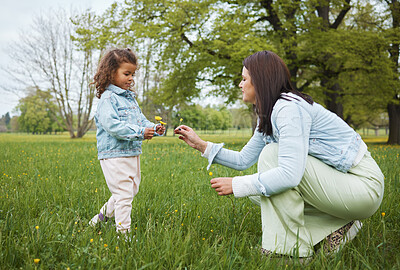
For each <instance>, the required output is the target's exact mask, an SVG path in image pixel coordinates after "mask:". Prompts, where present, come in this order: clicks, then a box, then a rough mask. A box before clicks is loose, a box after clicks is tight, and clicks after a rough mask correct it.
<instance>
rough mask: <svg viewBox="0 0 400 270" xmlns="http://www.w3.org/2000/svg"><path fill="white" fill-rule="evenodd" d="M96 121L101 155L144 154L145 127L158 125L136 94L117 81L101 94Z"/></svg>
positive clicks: (111, 156) (110, 156)
mask: <svg viewBox="0 0 400 270" xmlns="http://www.w3.org/2000/svg"><path fill="white" fill-rule="evenodd" d="M95 121H96V126H97V134H96V138H97V151H98V159H106V158H115V157H127V156H138V155H140V154H141V153H142V141H143V140H144V132H145V128H154V129H155V127H156V124H154V123H152V122H150V121H148V120H147V119H146V117H145V116H144V115H143V113H142V111H141V110H140V108H139V104H138V103H137V101H136V95H135V94H134V93H133V92H131V91H129V90H124V89H122V88H119V87H117V86H115V85H113V84H110V85H109V86H108V87H107V88H106V91H104V93H103V94H102V95H101V98H100V101H99V103H98V105H97V112H96V115H95ZM154 135H158V134H157V133H155V134H154Z"/></svg>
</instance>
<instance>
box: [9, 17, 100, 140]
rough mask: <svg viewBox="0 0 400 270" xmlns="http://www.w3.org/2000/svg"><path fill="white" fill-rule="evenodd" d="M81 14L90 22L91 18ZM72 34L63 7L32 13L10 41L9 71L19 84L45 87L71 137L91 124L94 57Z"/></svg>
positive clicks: (79, 133) (84, 131)
mask: <svg viewBox="0 0 400 270" xmlns="http://www.w3.org/2000/svg"><path fill="white" fill-rule="evenodd" d="M84 18H85V19H86V23H87V25H90V23H91V22H92V20H93V18H92V17H90V16H87V17H84ZM72 34H73V24H72V22H71V20H70V19H69V18H68V17H67V15H66V13H65V12H64V11H59V12H54V11H51V12H48V13H47V14H46V15H40V16H37V17H35V19H34V21H33V24H32V25H31V27H30V29H29V31H26V32H22V33H21V35H20V38H19V40H18V41H15V42H13V43H12V46H11V50H10V56H11V59H13V61H14V63H13V65H12V68H11V69H10V72H9V74H10V76H11V77H12V78H14V80H15V81H18V82H21V83H22V84H23V85H34V87H35V88H37V89H48V90H49V92H50V93H51V94H52V96H53V97H54V99H55V102H56V104H57V106H56V108H55V109H56V110H57V115H58V116H59V118H57V121H59V124H60V125H62V126H63V128H65V129H66V130H68V132H69V134H70V137H71V138H75V137H82V136H83V135H84V134H85V133H86V132H87V131H88V129H89V128H90V126H91V124H92V115H91V112H92V105H93V98H94V93H93V87H92V86H91V85H90V82H91V77H92V76H93V63H96V59H97V58H96V57H94V49H93V48H92V47H85V48H78V47H77V46H76V44H74V41H73V39H72V38H71V36H72ZM87 38H88V39H90V36H87ZM21 67H24V68H21ZM54 113H55V112H54Z"/></svg>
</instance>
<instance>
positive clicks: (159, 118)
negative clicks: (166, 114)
mask: <svg viewBox="0 0 400 270" xmlns="http://www.w3.org/2000/svg"><path fill="white" fill-rule="evenodd" d="M154 119H156V121H161V120H162V117H160V116H156V117H154Z"/></svg>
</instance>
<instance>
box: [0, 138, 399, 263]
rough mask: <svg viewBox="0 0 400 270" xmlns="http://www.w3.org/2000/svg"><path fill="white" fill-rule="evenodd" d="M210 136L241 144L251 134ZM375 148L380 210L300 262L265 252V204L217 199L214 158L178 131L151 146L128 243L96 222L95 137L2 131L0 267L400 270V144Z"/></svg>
mask: <svg viewBox="0 0 400 270" xmlns="http://www.w3.org/2000/svg"><path fill="white" fill-rule="evenodd" d="M202 138H203V139H205V140H210V141H223V142H225V143H226V147H228V148H230V149H233V150H239V149H241V148H242V147H243V145H244V144H245V143H246V142H247V140H248V138H249V136H246V137H240V136H235V137H229V138H228V137H223V136H221V135H218V136H206V135H203V136H202ZM368 146H369V150H370V151H371V154H372V156H373V157H374V158H375V159H376V161H377V163H378V164H379V166H380V167H381V169H382V171H383V173H384V175H385V182H386V183H385V196H384V199H383V202H382V205H381V207H380V209H379V210H378V212H377V213H375V214H374V215H373V216H372V217H370V218H368V219H366V220H363V228H362V230H361V232H360V233H359V234H358V235H357V237H356V238H355V239H354V240H353V241H352V242H351V243H349V244H347V245H346V246H345V247H344V249H343V250H342V251H340V252H339V253H338V254H335V255H333V256H332V257H326V256H325V255H323V254H320V253H319V254H316V255H315V256H314V258H313V259H312V260H311V261H310V262H309V263H308V264H305V265H301V264H299V262H297V261H296V260H295V259H290V258H287V257H282V258H264V257H262V256H261V254H260V250H259V248H260V244H261V220H260V209H259V208H258V207H256V206H255V205H253V204H252V203H250V201H249V200H248V199H245V198H240V199H235V198H232V197H231V196H229V197H220V196H217V194H216V193H215V191H214V190H213V189H212V188H211V187H210V182H209V181H210V179H211V176H209V175H208V171H206V166H207V161H206V159H204V158H201V157H200V154H199V153H198V152H196V151H195V150H193V149H191V148H189V147H188V146H187V145H186V144H184V143H183V142H181V141H180V140H178V139H177V138H176V137H175V138H173V137H166V138H165V137H164V138H163V137H159V138H154V139H153V140H151V141H149V142H148V143H144V145H143V153H144V154H143V155H142V156H141V171H142V182H141V185H140V191H139V193H138V195H137V196H136V197H135V198H134V200H133V208H132V230H133V235H135V238H134V240H133V241H131V242H125V241H124V240H122V239H117V234H116V233H115V227H114V226H113V222H112V221H110V222H108V223H106V224H103V225H102V226H98V227H97V228H95V229H92V228H90V227H89V226H88V222H89V220H90V218H92V217H93V215H94V214H95V213H97V211H98V210H99V208H100V207H101V206H102V205H103V203H104V202H106V201H107V199H108V198H109V196H110V193H109V191H108V188H107V185H106V183H105V180H104V177H103V174H102V171H101V168H100V165H99V162H98V160H97V158H96V155H97V151H96V142H95V137H94V135H93V134H88V135H87V136H85V138H83V139H75V140H70V139H69V136H64V135H62V136H54V135H48V136H45V137H43V136H28V135H20V134H1V135H0V149H2V151H0V246H1V249H0V265H1V267H0V268H2V269H20V268H22V269H36V268H38V269H67V268H70V269H78V268H79V267H80V268H81V269H109V268H121V269H145V268H147V269H185V268H187V269H286V268H288V269H398V268H399V267H400V261H399V257H398V254H397V253H398V249H399V248H400V240H399V237H398V232H399V230H400V219H399V215H398V206H399V204H400V198H399V196H398V194H399V192H400V178H399V175H400V168H399V166H393V164H398V163H399V154H400V148H399V147H393V146H392V147H389V146H386V145H383V144H380V143H368ZM211 171H212V172H213V176H212V177H223V176H236V175H244V174H251V173H255V172H256V167H255V166H253V167H252V168H250V169H248V170H246V171H244V172H238V171H234V170H231V169H228V168H225V167H223V166H219V165H213V166H212V167H211ZM382 212H385V216H384V217H382V215H381V213H382ZM36 226H38V227H37V228H36ZM91 239H93V241H91ZM34 259H40V262H39V264H38V265H36V264H35V263H34Z"/></svg>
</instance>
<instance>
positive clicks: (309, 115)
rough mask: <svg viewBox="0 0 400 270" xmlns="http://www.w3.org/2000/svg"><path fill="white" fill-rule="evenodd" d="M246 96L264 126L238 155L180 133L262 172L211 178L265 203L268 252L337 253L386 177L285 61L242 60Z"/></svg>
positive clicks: (378, 197) (215, 159)
mask: <svg viewBox="0 0 400 270" xmlns="http://www.w3.org/2000/svg"><path fill="white" fill-rule="evenodd" d="M243 65H244V67H243V72H242V77H243V80H242V81H241V82H240V84H239V87H240V88H241V89H242V93H243V101H245V102H250V103H252V104H254V106H255V108H256V112H257V115H258V124H257V128H256V131H255V132H254V135H253V136H252V138H251V139H250V141H249V142H248V143H247V144H246V145H245V146H244V148H243V149H242V150H241V151H240V152H236V151H231V150H227V149H224V148H223V144H213V143H210V142H205V141H203V140H201V139H200V138H199V137H198V136H197V134H196V133H195V132H194V131H193V130H192V129H191V128H189V127H186V126H180V127H178V128H177V129H176V130H175V133H177V134H180V135H181V136H180V138H181V139H183V140H184V141H185V142H186V143H188V144H189V145H190V146H192V147H193V148H195V149H197V150H199V151H201V152H202V153H203V156H204V157H206V158H208V160H209V166H210V165H211V164H212V163H218V164H222V165H224V166H229V167H231V168H234V169H237V170H244V169H246V168H249V167H250V166H251V165H253V164H254V163H255V162H257V161H258V173H256V174H253V175H246V176H237V177H234V178H230V177H222V178H215V179H212V180H211V187H212V188H214V189H215V190H216V191H217V192H218V194H219V195H228V194H232V193H233V194H234V195H235V197H247V196H248V197H250V198H251V199H252V201H254V202H255V203H256V204H258V205H260V206H261V221H262V251H263V253H264V254H267V255H271V254H273V253H276V254H280V255H282V254H283V255H289V256H296V257H308V256H310V255H312V254H313V252H314V246H315V245H316V244H317V243H319V242H321V241H322V240H324V239H325V241H324V242H322V243H323V249H324V250H325V251H326V252H330V253H331V252H335V251H337V250H338V248H339V247H340V246H341V245H343V244H344V243H345V242H346V241H349V240H351V239H352V238H353V237H354V236H355V235H356V234H357V231H358V230H359V229H360V227H361V222H359V221H358V219H364V218H368V217H370V216H371V215H372V214H374V213H375V211H376V210H377V209H378V207H379V205H380V204H381V201H382V198H383V188H384V177H383V175H382V173H381V170H380V169H379V167H378V165H377V164H376V162H375V161H374V159H373V158H372V157H371V154H370V153H369V152H368V150H367V146H366V144H365V143H364V142H363V141H362V140H361V137H360V135H359V134H357V133H356V132H355V131H354V130H353V129H352V128H351V127H349V126H348V125H347V124H346V123H345V122H344V121H343V120H342V119H340V118H339V117H338V116H337V115H335V114H333V113H331V112H329V111H328V110H326V109H325V108H323V107H322V106H321V105H319V104H317V103H315V102H313V100H312V98H311V97H310V96H308V95H305V94H303V93H300V92H299V91H296V90H295V89H294V88H293V87H292V85H291V83H290V73H289V70H288V69H287V67H286V65H285V63H284V62H283V61H282V59H280V58H279V57H278V56H277V55H276V54H274V53H273V52H270V51H262V52H257V53H255V54H253V55H251V56H249V57H247V58H246V59H245V60H244V61H243Z"/></svg>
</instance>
